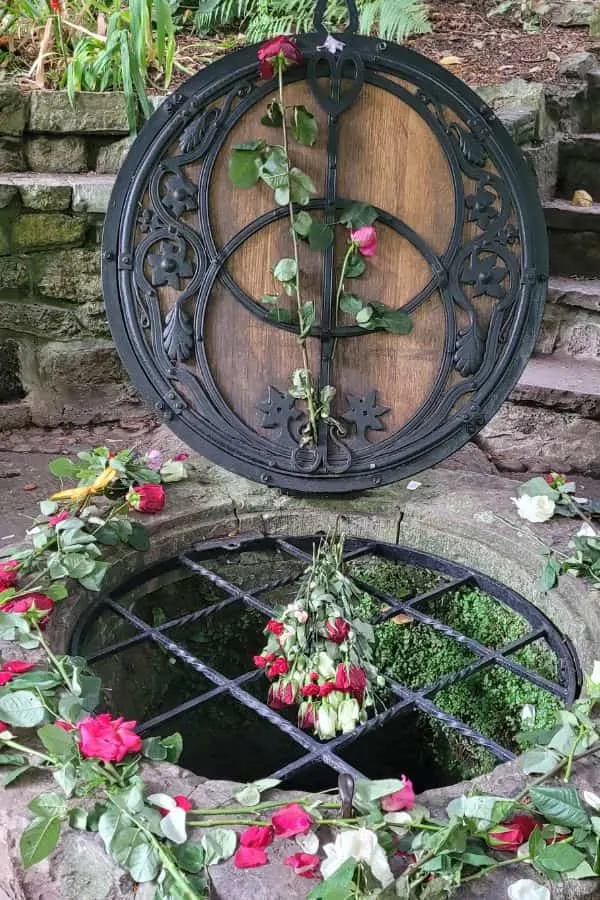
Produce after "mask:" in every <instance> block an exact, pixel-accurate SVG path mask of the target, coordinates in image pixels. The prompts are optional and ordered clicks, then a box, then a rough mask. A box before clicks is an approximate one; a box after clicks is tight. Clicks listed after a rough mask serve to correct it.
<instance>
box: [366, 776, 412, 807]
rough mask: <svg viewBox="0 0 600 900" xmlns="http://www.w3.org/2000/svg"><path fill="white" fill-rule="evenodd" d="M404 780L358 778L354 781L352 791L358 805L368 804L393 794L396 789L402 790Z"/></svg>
mask: <svg viewBox="0 0 600 900" xmlns="http://www.w3.org/2000/svg"><path fill="white" fill-rule="evenodd" d="M403 787H404V782H403V781H402V780H401V779H400V778H383V779H379V780H378V781H369V780H367V779H366V778H360V779H359V780H358V781H357V782H356V788H355V791H354V799H355V800H356V801H357V805H358V806H367V807H368V806H370V804H371V803H373V802H374V801H375V800H380V799H381V798H382V797H387V796H388V795H389V794H395V793H396V791H400V790H402V788H403Z"/></svg>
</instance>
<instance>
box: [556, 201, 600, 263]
mask: <svg viewBox="0 0 600 900" xmlns="http://www.w3.org/2000/svg"><path fill="white" fill-rule="evenodd" d="M544 212H545V216H546V225H547V227H548V239H549V244H550V271H551V273H552V274H553V275H583V276H590V277H596V276H597V275H598V274H599V273H600V203H594V204H593V205H592V206H574V205H573V204H572V203H570V202H569V201H568V200H549V201H547V202H546V203H545V204H544Z"/></svg>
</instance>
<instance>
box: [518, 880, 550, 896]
mask: <svg viewBox="0 0 600 900" xmlns="http://www.w3.org/2000/svg"><path fill="white" fill-rule="evenodd" d="M550 897H551V894H550V890H549V889H548V888H547V887H546V885H545V884H538V883H537V881H532V880H531V878H520V879H519V880H518V881H514V882H513V883H512V884H511V885H510V887H509V888H508V900H550Z"/></svg>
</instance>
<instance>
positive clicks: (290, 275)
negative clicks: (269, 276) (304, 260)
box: [273, 256, 298, 282]
mask: <svg viewBox="0 0 600 900" xmlns="http://www.w3.org/2000/svg"><path fill="white" fill-rule="evenodd" d="M297 272H298V269H297V267H296V260H295V259H292V258H291V257H289V256H288V257H284V258H283V259H280V260H279V262H278V263H276V264H275V266H274V267H273V275H274V277H275V278H276V279H277V281H281V282H286V281H293V280H294V278H295V277H296V275H297Z"/></svg>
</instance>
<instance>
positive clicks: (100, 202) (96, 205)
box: [73, 180, 113, 213]
mask: <svg viewBox="0 0 600 900" xmlns="http://www.w3.org/2000/svg"><path fill="white" fill-rule="evenodd" d="M112 187H113V182H112V180H108V181H106V182H98V181H87V182H80V183H77V184H74V185H73V211H74V212H90V213H105V212H106V210H107V209H108V201H109V200H110V194H111V191H112Z"/></svg>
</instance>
